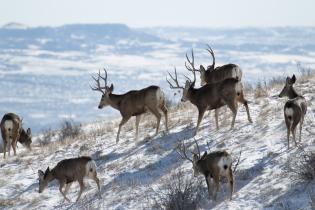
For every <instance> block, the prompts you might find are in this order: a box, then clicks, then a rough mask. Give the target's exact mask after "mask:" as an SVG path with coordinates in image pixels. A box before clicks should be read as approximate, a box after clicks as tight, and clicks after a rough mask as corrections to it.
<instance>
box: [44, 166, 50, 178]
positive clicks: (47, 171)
mask: <svg viewBox="0 0 315 210" xmlns="http://www.w3.org/2000/svg"><path fill="white" fill-rule="evenodd" d="M48 173H49V167H47V169H46V171H45V174H44V175H45V176H47V174H48Z"/></svg>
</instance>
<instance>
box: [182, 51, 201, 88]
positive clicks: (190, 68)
mask: <svg viewBox="0 0 315 210" xmlns="http://www.w3.org/2000/svg"><path fill="white" fill-rule="evenodd" d="M186 59H187V62H188V63H189V64H190V67H189V66H188V65H187V63H186V62H185V67H186V69H187V70H188V71H191V72H192V73H193V75H194V81H193V83H194V82H195V81H196V71H199V70H197V69H195V56H194V50H193V49H192V50H191V60H190V59H189V58H188V55H187V53H186Z"/></svg>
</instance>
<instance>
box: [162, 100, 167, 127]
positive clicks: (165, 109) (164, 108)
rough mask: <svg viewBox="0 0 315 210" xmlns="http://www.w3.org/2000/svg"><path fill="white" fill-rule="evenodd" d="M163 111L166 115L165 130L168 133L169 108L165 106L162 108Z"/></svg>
mask: <svg viewBox="0 0 315 210" xmlns="http://www.w3.org/2000/svg"><path fill="white" fill-rule="evenodd" d="M161 110H162V112H163V113H164V117H165V129H166V132H168V122H167V121H168V117H167V112H168V110H167V108H166V106H165V105H163V106H162V107H161Z"/></svg>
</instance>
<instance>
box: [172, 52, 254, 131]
mask: <svg viewBox="0 0 315 210" xmlns="http://www.w3.org/2000/svg"><path fill="white" fill-rule="evenodd" d="M186 58H187V61H188V63H189V64H190V66H188V65H187V64H186V63H185V66H186V68H187V69H188V70H189V71H190V72H192V73H193V76H194V80H193V81H191V80H190V79H189V78H188V77H186V78H187V80H186V83H185V87H183V86H180V85H179V82H178V77H177V72H176V69H175V76H172V75H171V74H170V73H169V75H170V77H171V79H172V80H173V82H174V83H175V84H172V83H171V82H170V81H169V80H168V79H166V80H167V82H168V83H169V85H170V88H172V89H181V90H183V95H182V99H181V101H182V102H185V101H187V100H189V101H190V102H191V103H192V104H194V105H195V106H196V107H197V108H198V121H197V126H196V131H195V135H196V134H197V132H198V128H199V125H200V122H201V120H202V118H203V115H204V113H205V112H206V111H207V110H212V109H215V120H216V125H217V128H218V108H220V107H222V106H224V105H227V106H228V107H229V108H230V109H231V111H232V112H233V119H232V124H231V128H233V127H234V123H235V118H236V114H237V108H238V104H237V102H240V103H242V104H244V106H245V108H246V112H247V116H248V120H249V121H251V119H250V114H249V108H248V105H247V100H246V99H245V98H244V93H243V85H242V83H241V82H240V81H239V80H237V79H235V78H228V79H225V80H223V81H220V82H217V83H210V84H206V85H204V86H202V87H201V88H195V87H194V86H195V82H196V73H195V71H196V69H195V67H194V54H193V51H192V60H190V59H189V58H188V56H187V54H186Z"/></svg>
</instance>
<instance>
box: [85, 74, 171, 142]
mask: <svg viewBox="0 0 315 210" xmlns="http://www.w3.org/2000/svg"><path fill="white" fill-rule="evenodd" d="M104 72H105V77H102V76H101V74H100V72H99V73H98V78H95V77H93V79H94V80H95V82H96V86H95V87H91V88H92V90H94V91H99V92H101V93H102V98H101V101H100V103H99V105H98V108H99V109H102V108H103V107H105V106H111V107H113V108H114V109H117V110H118V111H119V112H120V114H121V116H122V120H121V122H120V123H119V128H118V132H117V138H116V143H118V141H119V134H120V130H121V127H122V126H123V125H124V124H125V123H126V122H127V121H128V120H129V119H130V118H131V117H132V116H136V139H138V128H139V123H140V117H141V115H142V114H143V113H145V112H148V111H149V112H151V113H152V114H154V115H155V117H156V119H157V126H156V134H157V133H158V132H159V127H160V121H161V113H160V111H162V112H163V114H164V116H165V127H166V131H168V126H167V108H166V100H165V96H164V93H163V91H162V90H161V88H160V87H158V86H149V87H146V88H144V89H141V90H131V91H129V92H127V93H124V94H121V95H118V94H113V90H114V86H113V84H111V86H110V87H109V86H107V71H106V70H105V69H104ZM100 78H101V79H103V80H104V82H105V86H104V87H101V85H100Z"/></svg>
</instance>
